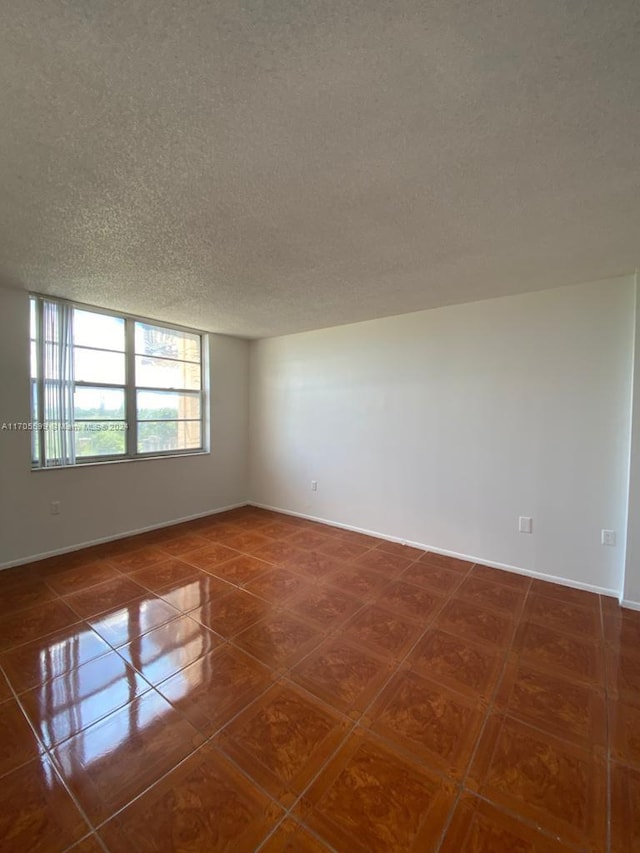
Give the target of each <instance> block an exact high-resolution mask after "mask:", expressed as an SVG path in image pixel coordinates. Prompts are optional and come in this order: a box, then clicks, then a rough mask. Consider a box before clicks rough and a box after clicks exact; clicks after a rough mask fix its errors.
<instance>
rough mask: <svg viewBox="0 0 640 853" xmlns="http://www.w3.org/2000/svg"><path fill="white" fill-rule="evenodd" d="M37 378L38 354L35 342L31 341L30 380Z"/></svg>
mask: <svg viewBox="0 0 640 853" xmlns="http://www.w3.org/2000/svg"><path fill="white" fill-rule="evenodd" d="M37 376H38V352H37V349H36V344H35V341H31V378H32V379H36V378H37Z"/></svg>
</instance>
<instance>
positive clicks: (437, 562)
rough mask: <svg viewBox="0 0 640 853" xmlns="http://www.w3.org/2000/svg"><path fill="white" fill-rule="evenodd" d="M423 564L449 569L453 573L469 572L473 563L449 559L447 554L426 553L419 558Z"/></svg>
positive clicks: (457, 558) (456, 558) (454, 558)
mask: <svg viewBox="0 0 640 853" xmlns="http://www.w3.org/2000/svg"><path fill="white" fill-rule="evenodd" d="M418 560H419V561H420V562H421V563H427V564H428V565H430V566H438V567H439V568H441V569H449V571H452V572H463V573H466V572H468V571H469V570H470V569H471V568H472V566H473V563H470V562H469V561H468V560H461V559H460V558H459V557H449V556H447V555H446V554H436V553H435V551H426V552H425V553H424V554H423V555H422V556H421V557H418Z"/></svg>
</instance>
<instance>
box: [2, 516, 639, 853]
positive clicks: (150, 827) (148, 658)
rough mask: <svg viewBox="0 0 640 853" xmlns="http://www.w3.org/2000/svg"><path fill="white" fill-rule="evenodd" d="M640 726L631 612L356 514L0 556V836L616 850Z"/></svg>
mask: <svg viewBox="0 0 640 853" xmlns="http://www.w3.org/2000/svg"><path fill="white" fill-rule="evenodd" d="M67 602H70V603H71V604H73V607H70V606H69V605H68V604H67ZM74 608H76V609H74ZM218 632H221V633H218ZM114 649H115V650H117V651H114ZM16 694H17V696H18V699H17V701H16V698H15V696H16ZM485 723H488V724H487V725H486V726H485ZM34 726H35V728H36V730H37V732H38V733H39V735H40V737H41V738H42V740H41V739H39V738H38V736H37V734H36V732H34ZM639 730H640V613H636V612H634V611H630V610H625V609H623V608H621V607H620V606H619V604H618V602H617V601H616V600H614V599H613V598H607V597H601V596H598V595H594V594H592V593H587V592H584V591H582V590H574V589H571V588H569V587H565V586H561V585H559V584H549V583H546V582H543V581H538V580H536V581H532V580H531V579H530V578H528V577H526V576H524V575H518V574H515V573H512V572H509V571H503V570H499V569H494V568H491V567H488V566H483V565H476V564H472V563H471V562H468V561H465V560H462V559H458V558H452V557H448V556H446V555H439V554H435V553H433V552H431V553H422V552H420V550H419V549H412V548H408V547H407V546H403V545H401V544H399V543H395V542H387V541H386V540H383V539H379V538H376V537H373V536H368V535H366V534H361V533H357V532H355V531H350V530H346V529H342V528H338V527H331V526H329V525H323V524H320V523H316V522H311V521H308V520H305V519H298V518H293V517H290V516H284V515H282V514H279V513H276V512H273V511H266V510H261V509H258V508H255V507H253V508H252V507H240V508H236V509H234V510H231V511H227V512H223V513H218V514H214V515H211V516H208V517H205V518H199V519H195V520H192V521H190V522H185V523H181V524H177V525H174V526H173V527H171V528H163V529H161V530H155V531H150V532H148V533H145V534H142V535H139V536H130V537H127V538H125V539H121V540H118V541H115V542H109V543H103V544H101V545H97V546H93V547H91V548H87V549H84V550H82V551H77V552H73V553H70V554H62V555H58V556H56V557H52V558H49V559H46V560H42V561H38V562H34V563H32V564H30V565H25V566H21V567H18V568H14V569H9V570H6V571H4V572H0V776H1V777H2V782H3V785H0V838H1V839H2V840H1V841H0V847H2V849H3V850H4V849H5V847H6V848H7V849H8V850H16V851H20V853H23V851H25V850H29V851H31V850H34V851H35V850H45V851H46V850H52V851H60V853H98V850H102V851H105V850H106V848H107V846H108V848H109V850H111V853H124V851H126V853H135V851H136V850H137V851H139V853H142V851H151V850H167V851H171V853H173V851H174V850H176V851H178V850H185V851H186V850H189V851H193V853H195V851H196V850H206V851H207V853H208V851H216V850H225V851H227V853H231V851H233V853H236V851H243V850H247V851H251V853H254V851H256V850H258V849H260V850H265V851H268V852H269V851H271V852H272V851H274V850H289V851H294V850H295V851H296V853H297V851H300V853H303V851H316V853H317V851H319V850H322V851H325V850H333V851H343V850H345V851H349V853H358V852H360V853H365V851H366V853H371V851H376V850H384V851H385V853H387V851H394V850H397V851H400V850H402V851H405V850H407V851H411V850H418V851H420V853H423V851H429V850H438V849H441V850H443V851H444V853H458V851H460V853H463V851H464V853H467V851H470V853H474V851H476V853H479V851H483V853H501V851H505V853H506V851H508V853H516V851H550V853H558V851H559V850H567V851H572V853H578V851H580V853H586V851H592V853H596V851H597V853H600V851H601V850H602V851H603V853H605V851H607V845H606V834H605V831H604V828H605V827H607V825H608V824H609V822H610V834H611V845H612V847H611V850H612V851H613V853H621V851H623V850H624V851H625V853H627V851H631V850H633V849H635V847H638V848H640V826H639V825H638V821H637V815H638V813H640V739H639V736H638V734H637V732H638V731H639ZM206 738H211V739H212V741H211V742H210V743H209V744H205V743H204V740H205V739H206ZM43 740H44V743H43ZM218 742H219V743H220V745H221V746H222V745H224V749H225V750H227V751H228V753H229V755H228V756H227V757H225V756H224V754H223V752H221V751H220V749H219V748H217V747H216V746H215V745H214V743H218ZM45 743H46V744H47V745H49V746H50V752H49V758H50V759H52V760H53V761H54V765H55V762H58V766H59V768H60V772H63V773H64V774H65V778H66V779H68V781H69V785H70V786H71V790H72V791H73V794H74V796H75V797H77V798H78V800H79V803H80V805H81V807H82V809H84V810H85V811H86V813H87V814H88V815H89V818H90V819H91V820H92V821H93V822H94V823H93V825H92V826H91V825H89V824H85V823H84V820H83V819H82V818H80V812H77V814H76V811H75V809H76V807H75V806H74V804H73V800H72V799H71V798H69V797H68V795H67V794H66V793H65V789H64V788H63V787H60V785H61V783H60V782H57V781H56V779H57V777H56V775H55V773H53V775H51V770H52V767H53V766H54V765H51V764H47V759H45V758H42V757H41V756H42V755H46V754H47V753H46V751H45V750H46V748H45ZM607 756H609V759H610V760H609V763H610V764H611V768H612V769H611V779H610V782H611V784H610V786H609V790H610V798H609V799H607V797H606V796H605V792H606V791H607V788H608V781H609V776H608V770H607V760H606V759H607ZM47 766H48V767H49V771H48V772H49V777H50V778H51V779H52V780H53V781H52V782H51V783H49V782H46V784H44V783H43V781H42V780H43V778H44V777H43V775H42V772H41V769H42V767H47ZM39 768H40V769H39ZM467 770H469V773H468V774H467ZM3 774H4V775H3ZM14 779H15V790H14V787H11V788H7V787H6V785H13V780H14ZM43 785H44V787H43ZM47 785H49V787H47ZM305 786H308V787H307V788H305ZM16 792H18V793H17V794H16ZM56 792H57V793H56ZM14 794H15V796H14ZM298 795H300V796H301V798H302V799H301V800H300V801H299V802H296V797H298ZM459 795H460V796H459ZM65 799H66V801H67V806H66V807H65ZM278 800H279V801H280V802H279V803H278ZM58 802H59V803H60V804H61V805H60V806H59V808H58V806H57V804H58ZM25 803H26V804H27V805H26V807H25V808H26V811H25V809H23V806H24V804H25ZM52 804H53V806H52ZM283 805H287V806H291V812H290V813H289V812H287V813H285V812H283V810H282V806H283ZM65 809H70V810H69V811H68V812H67V817H65ZM76 819H79V823H78V824H77V827H74V820H76ZM69 820H70V823H69ZM59 821H60V823H59ZM96 826H97V827H98V828H97V830H96V829H94V827H96ZM65 827H66V828H65ZM99 836H100V837H99ZM441 842H442V845H441Z"/></svg>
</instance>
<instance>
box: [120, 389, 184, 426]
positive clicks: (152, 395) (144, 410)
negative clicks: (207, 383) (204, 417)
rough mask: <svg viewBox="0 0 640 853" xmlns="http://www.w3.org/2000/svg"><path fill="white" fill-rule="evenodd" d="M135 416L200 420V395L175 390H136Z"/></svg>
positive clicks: (145, 418)
mask: <svg viewBox="0 0 640 853" xmlns="http://www.w3.org/2000/svg"><path fill="white" fill-rule="evenodd" d="M136 398H137V417H138V420H140V421H158V420H162V421H164V420H181V419H183V418H194V419H196V420H200V395H199V394H178V393H176V392H175V391H138V392H137V394H136Z"/></svg>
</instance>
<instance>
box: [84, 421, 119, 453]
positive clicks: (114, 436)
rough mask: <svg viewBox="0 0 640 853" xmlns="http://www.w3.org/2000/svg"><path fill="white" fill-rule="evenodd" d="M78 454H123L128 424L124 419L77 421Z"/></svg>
mask: <svg viewBox="0 0 640 853" xmlns="http://www.w3.org/2000/svg"><path fill="white" fill-rule="evenodd" d="M74 426H75V431H74V437H75V442H76V456H77V457H78V458H80V459H81V458H82V457H83V456H116V455H123V454H124V453H125V451H126V446H127V430H126V426H127V425H126V424H125V423H123V422H122V421H120V422H114V421H102V422H100V421H92V422H91V423H77V422H76V423H75V425H74Z"/></svg>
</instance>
